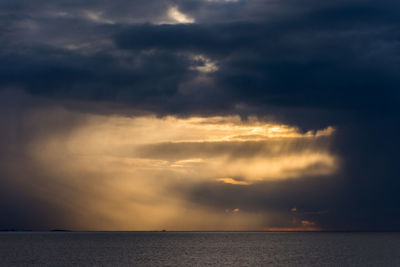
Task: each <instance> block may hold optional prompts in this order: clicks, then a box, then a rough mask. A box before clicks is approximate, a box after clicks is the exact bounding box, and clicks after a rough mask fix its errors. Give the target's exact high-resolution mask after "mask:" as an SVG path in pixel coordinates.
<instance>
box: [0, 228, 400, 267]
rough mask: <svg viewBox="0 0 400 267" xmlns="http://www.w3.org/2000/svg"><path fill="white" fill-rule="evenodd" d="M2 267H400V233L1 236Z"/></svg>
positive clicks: (83, 233)
mask: <svg viewBox="0 0 400 267" xmlns="http://www.w3.org/2000/svg"><path fill="white" fill-rule="evenodd" d="M0 266H96V267H97V266H318V267H321V266H400V233H388V232H384V233H373V232H368V233H365V232H344V233H338V232H2V233H0Z"/></svg>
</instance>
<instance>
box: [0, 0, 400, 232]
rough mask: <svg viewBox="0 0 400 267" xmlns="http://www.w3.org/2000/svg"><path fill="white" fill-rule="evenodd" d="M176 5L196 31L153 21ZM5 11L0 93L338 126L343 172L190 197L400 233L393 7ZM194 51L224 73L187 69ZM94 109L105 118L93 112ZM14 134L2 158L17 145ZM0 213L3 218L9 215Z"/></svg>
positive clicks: (9, 5) (201, 191)
mask: <svg viewBox="0 0 400 267" xmlns="http://www.w3.org/2000/svg"><path fill="white" fill-rule="evenodd" d="M171 6H177V7H178V8H179V10H180V11H181V12H183V13H185V14H187V15H188V16H190V17H192V18H194V20H195V21H196V22H197V23H194V24H185V25H182V24H175V25H155V24H152V23H161V22H163V21H166V20H168V19H170V18H168V14H167V10H168V8H170V7H171ZM0 10H1V11H0V21H1V25H2V26H0V38H1V41H2V42H1V44H0V47H1V51H0V87H1V88H4V89H9V88H18V89H20V90H23V91H25V92H27V93H28V94H31V95H34V96H40V97H45V98H51V99H53V100H54V101H56V102H57V101H59V102H60V103H61V102H62V103H64V102H65V101H70V100H79V101H82V102H83V103H84V106H85V108H84V109H85V110H86V111H89V112H99V113H107V112H109V111H110V110H112V108H110V107H109V106H110V105H111V106H113V105H116V106H117V109H119V108H121V106H122V107H124V109H135V110H140V111H144V112H154V113H156V114H158V115H167V114H174V115H179V116H190V115H192V114H200V115H211V114H240V115H244V116H245V115H249V114H255V115H259V116H260V117H263V116H268V115H271V116H273V117H275V118H277V119H278V120H281V121H284V122H288V123H291V124H295V125H299V126H300V127H303V128H320V127H325V126H327V125H334V126H337V127H338V133H337V136H336V141H335V142H336V143H335V148H334V150H335V152H336V153H338V154H339V155H340V156H341V158H342V160H343V162H344V166H343V169H342V171H341V173H340V174H337V175H336V176H334V177H330V178H328V179H327V178H324V179H316V178H315V177H314V178H304V179H300V180H295V181H280V182H265V183H264V184H262V185H252V186H249V187H240V186H234V185H221V184H217V185H215V184H212V186H211V185H210V184H206V185H198V186H195V187H193V188H190V190H189V189H185V190H188V191H189V192H191V193H192V195H191V196H190V197H191V198H192V199H193V201H195V202H199V203H203V204H205V205H209V206H221V207H225V206H227V205H228V204H227V203H230V202H233V203H235V204H237V205H236V206H237V207H240V208H241V209H244V210H246V209H254V210H256V211H258V210H263V209H264V208H265V207H268V208H269V209H276V210H277V211H281V212H283V213H284V212H290V211H289V210H290V208H291V207H293V206H298V207H299V208H302V209H304V210H305V211H310V212H313V211H320V210H327V211H328V212H327V213H322V214H318V215H313V216H315V217H316V218H311V219H313V220H316V221H317V222H318V223H319V224H321V225H323V226H326V227H332V228H338V229H343V228H353V229H356V228H357V227H359V228H360V229H397V230H398V229H399V227H400V209H399V208H398V207H397V203H399V201H400V199H399V196H398V190H399V188H400V182H399V179H398V168H397V165H398V164H397V162H396V159H397V158H398V151H399V149H400V141H399V139H398V136H397V133H398V131H399V122H400V121H399V115H400V111H399V108H398V105H399V92H398V88H399V87H400V75H399V74H400V73H399V70H400V68H399V63H400V36H399V34H400V27H399V16H398V15H397V14H398V12H399V10H400V6H399V4H398V3H397V2H396V1H331V2H329V3H325V2H321V1H312V0H310V1H302V2H301V3H300V2H298V1H278V2H272V1H236V2H223V1H215V2H208V1H156V0H154V1H85V2H82V1H53V2H52V3H51V4H49V3H48V1H15V0H14V1H2V3H1V4H0ZM198 54H201V55H203V56H204V57H207V58H209V59H210V60H213V61H215V62H216V65H217V66H218V70H217V71H215V72H209V73H200V72H199V71H197V70H196V69H194V68H193V67H194V66H197V65H201V64H205V63H204V62H203V63H202V62H197V61H196V60H195V59H193V57H194V56H195V55H198ZM3 97H4V99H7V100H10V99H11V100H12V99H13V97H10V96H9V95H8V96H7V95H3ZM28 99H30V98H28ZM97 102H100V103H104V107H103V106H101V107H100V108H98V107H97V108H96V109H92V108H91V107H92V106H91V105H92V104H93V103H97ZM45 103H47V102H46V101H45ZM30 104H31V100H27V101H26V102H24V103H21V102H18V103H14V107H13V108H11V107H8V106H5V108H4V112H5V113H6V112H9V113H10V112H11V113H12V114H16V113H19V112H20V110H22V108H21V109H20V107H21V106H24V105H30ZM39 105H41V104H39ZM43 105H45V104H43ZM46 105H47V104H46ZM106 106H107V107H106ZM69 107H71V106H69ZM72 107H75V106H72ZM80 108H81V107H80ZM112 112H114V111H112ZM115 112H118V111H115ZM16 120H21V117H17V118H16ZM2 124H3V125H4V126H5V127H6V128H7V127H9V126H10V125H13V124H12V122H11V121H10V120H6V119H2ZM15 131H17V132H18V131H19V130H15ZM10 136H11V134H9V136H4V137H3V140H4V142H2V143H1V150H2V151H8V149H11V147H10V145H9V144H8V143H9V142H15V140H14V139H12V138H11V137H10ZM24 138H29V135H27V136H25V137H24ZM16 147H18V146H16ZM202 148H203V149H204V147H202ZM2 153H3V154H5V153H6V152H2ZM7 153H8V152H7ZM5 169H6V167H5ZM2 175H3V177H4V176H5V175H6V174H2ZM277 192H279V194H278V193H277ZM221 196H223V197H221ZM238 196H240V197H238ZM8 199H9V201H13V200H12V199H13V198H11V197H10V198H8ZM235 201H236V202H237V203H236V202H235ZM38 206H40V205H39V204H38ZM1 207H5V205H2V206H1ZM20 207H21V205H19V204H18V205H15V209H17V210H21V209H22V208H20ZM2 210H3V212H2V217H3V218H5V217H8V216H9V215H7V214H9V213H10V210H9V209H5V208H3V209H2ZM19 213H21V214H23V211H21V212H19ZM19 213H18V214H19ZM26 216H28V215H26ZM29 216H30V215H29ZM29 216H28V217H29ZM18 220H19V219H18ZM11 221H12V220H11ZM5 225H9V224H8V222H7V223H5Z"/></svg>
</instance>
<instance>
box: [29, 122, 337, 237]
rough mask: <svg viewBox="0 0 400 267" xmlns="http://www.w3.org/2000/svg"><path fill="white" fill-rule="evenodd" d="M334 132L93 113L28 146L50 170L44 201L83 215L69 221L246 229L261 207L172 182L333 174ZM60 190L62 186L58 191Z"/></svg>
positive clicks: (242, 182) (244, 182)
mask: <svg viewBox="0 0 400 267" xmlns="http://www.w3.org/2000/svg"><path fill="white" fill-rule="evenodd" d="M334 131H335V130H334V128H332V127H329V128H326V129H322V130H318V131H309V132H305V133H304V132H301V131H299V130H298V129H297V128H296V127H293V126H289V125H283V124H278V123H271V122H263V121H262V120H259V119H257V118H255V117H250V118H248V119H247V120H246V121H243V120H241V119H240V118H239V117H236V116H225V117H189V118H176V117H165V118H157V117H154V116H141V117H132V118H128V117H119V116H114V117H109V116H98V115H96V116H94V115H90V116H89V117H88V118H87V120H85V124H82V125H80V126H79V127H77V128H75V129H74V130H73V131H71V132H70V133H68V134H59V135H54V136H51V137H49V138H45V139H41V140H36V142H35V144H34V145H32V146H30V154H31V155H32V158H35V161H36V164H37V165H38V167H37V168H38V169H41V170H46V172H47V174H46V175H47V176H46V177H48V178H43V179H48V180H47V181H46V182H44V183H42V184H41V183H37V186H41V187H40V192H42V193H43V194H42V195H43V198H45V201H52V202H54V201H57V203H58V204H59V205H66V203H68V205H67V206H65V208H66V209H68V207H78V208H76V210H77V211H79V216H78V215H77V216H78V217H77V218H80V219H79V221H77V222H76V225H75V226H66V227H68V228H72V229H73V228H74V227H75V228H77V229H82V228H84V226H85V225H88V224H90V225H96V229H116V228H117V229H141V230H146V229H147V230H151V229H160V228H161V229H162V228H168V229H180V230H182V229H203V230H207V229H211V230H215V229H249V227H250V226H251V225H253V226H254V225H259V224H260V223H261V222H262V221H265V217H264V215H260V214H253V213H249V212H247V211H246V210H245V209H242V208H240V212H239V208H238V207H229V208H230V209H231V210H233V211H234V212H229V213H226V212H225V209H221V210H220V211H218V210H215V209H213V208H212V207H206V206H202V205H198V204H197V203H194V202H192V201H190V200H189V199H187V195H186V192H184V191H179V190H178V191H174V190H172V189H171V188H176V187H178V188H179V186H181V185H185V186H189V188H190V187H195V186H196V185H198V184H202V183H209V184H214V185H215V186H217V185H226V186H236V187H241V188H247V187H250V186H252V185H254V184H256V183H264V182H268V181H276V180H282V179H301V178H302V177H311V176H318V177H323V176H325V175H329V174H332V173H334V172H335V171H336V170H337V169H338V167H339V166H338V160H337V158H336V157H335V155H332V154H331V153H330V149H329V147H330V140H331V137H332V134H333V133H334ZM53 177H57V179H55V178H53ZM59 187H62V188H63V189H62V190H61V189H59ZM68 188H69V189H70V190H69V189H68ZM171 190H172V191H173V192H172V193H171ZM58 191H62V192H63V195H57V197H56V196H55V195H54V193H52V192H58ZM78 192H82V193H79V194H78ZM76 194H78V195H79V196H75V195H76ZM71 195H74V196H75V197H71ZM74 212H75V211H74ZM204 216H206V217H207V218H208V219H207V223H202V221H203V220H202V219H201V218H203V217H204ZM99 218H103V219H101V220H100V219H99ZM188 218H191V219H190V220H189V219H188ZM306 226H307V228H311V226H312V225H305V226H302V227H306ZM113 227H114V228H113ZM250 228H251V227H250ZM259 229H262V227H261V226H260V228H259Z"/></svg>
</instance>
